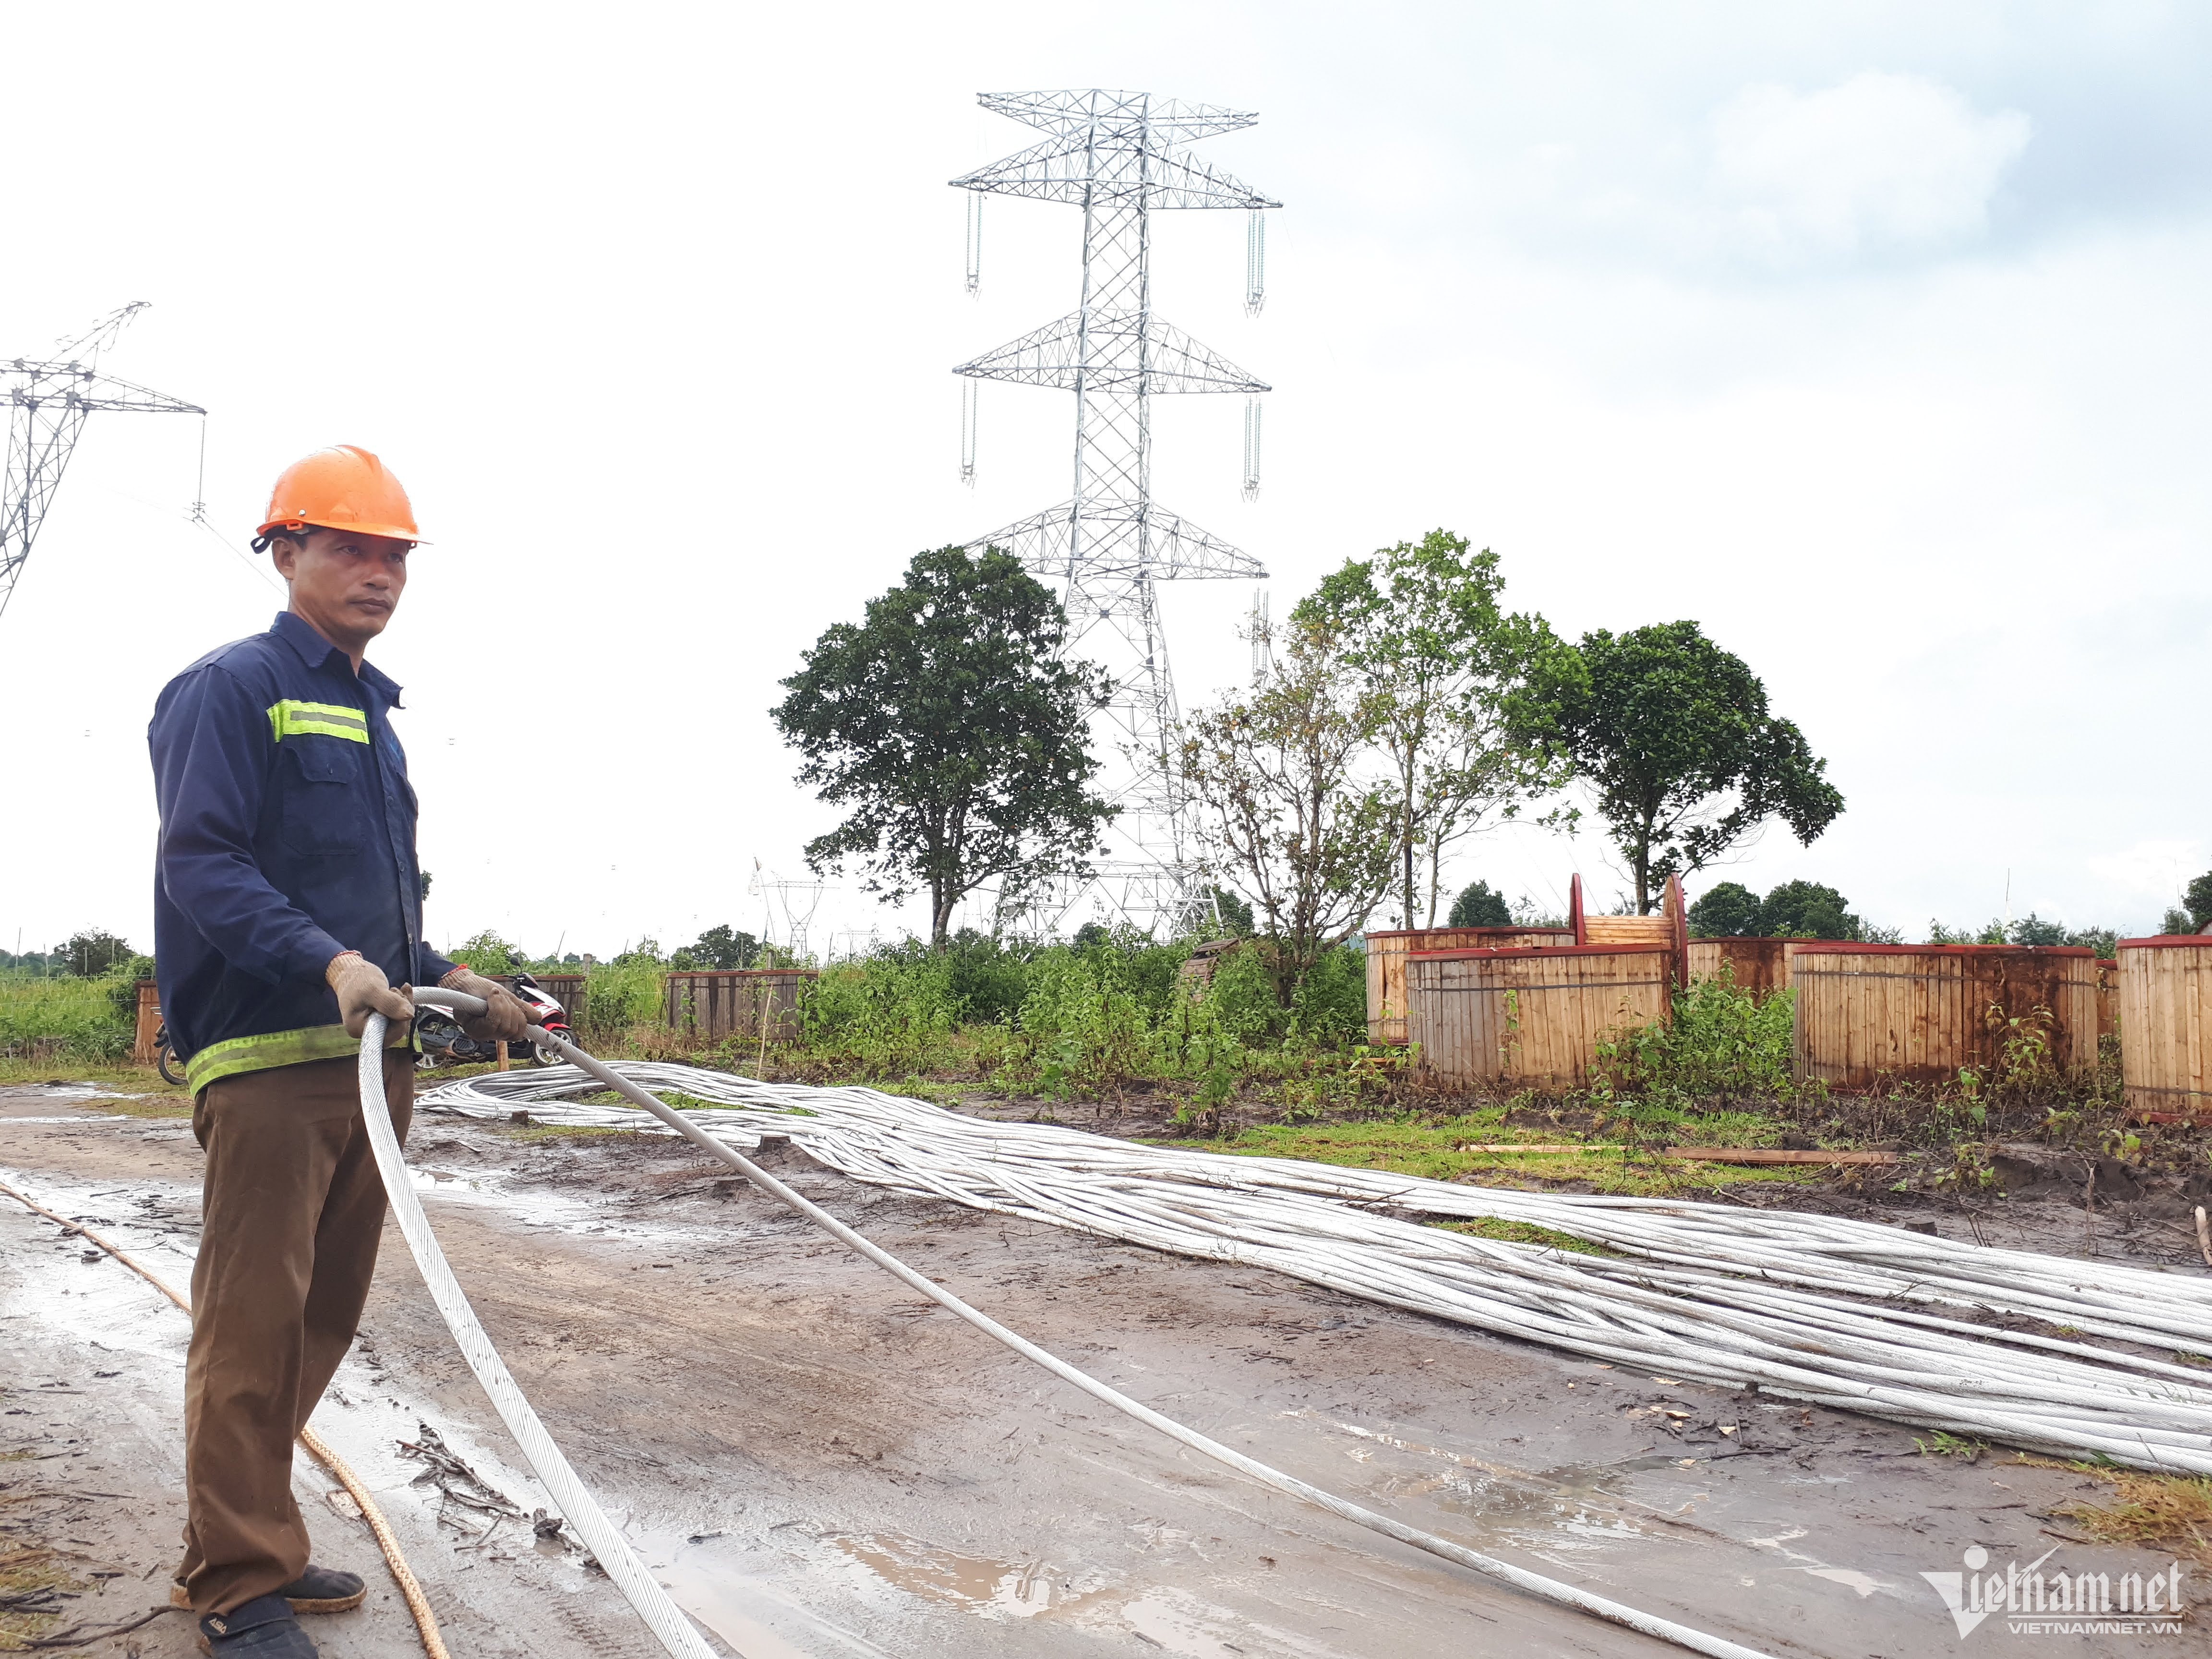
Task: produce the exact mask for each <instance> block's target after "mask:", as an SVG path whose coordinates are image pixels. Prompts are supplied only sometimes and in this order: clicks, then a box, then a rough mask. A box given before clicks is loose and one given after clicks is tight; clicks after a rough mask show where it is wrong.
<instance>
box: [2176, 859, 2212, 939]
mask: <svg viewBox="0 0 2212 1659" xmlns="http://www.w3.org/2000/svg"><path fill="white" fill-rule="evenodd" d="M2181 902H2182V905H2183V907H2184V908H2185V909H2187V910H2188V912H2189V921H2190V924H2191V926H2190V931H2191V933H2201V932H2203V929H2204V928H2206V927H2212V870H2208V871H2206V872H2204V873H2203V875H2201V876H2199V877H2197V879H2196V880H2194V881H2192V882H2191V883H2190V884H2189V885H2188V886H2186V887H2185V888H2183V889H2182V890H2181Z"/></svg>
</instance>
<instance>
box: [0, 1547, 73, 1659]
mask: <svg viewBox="0 0 2212 1659" xmlns="http://www.w3.org/2000/svg"><path fill="white" fill-rule="evenodd" d="M89 1588H90V1586H89V1585H88V1583H86V1582H84V1581H83V1580H81V1579H78V1578H74V1577H70V1574H69V1572H68V1571H67V1570H66V1569H64V1567H63V1566H62V1565H61V1564H60V1562H59V1561H58V1559H56V1558H55V1555H54V1553H53V1552H52V1550H48V1549H39V1548H35V1547H34V1548H30V1549H16V1550H5V1551H0V1600H5V1601H14V1600H15V1599H16V1598H18V1597H21V1596H27V1595H32V1594H33V1593H34V1592H36V1591H39V1590H43V1589H55V1590H79V1591H81V1590H84V1589H89ZM67 1611H68V1609H67V1608H66V1607H55V1608H53V1609H52V1611H51V1612H36V1611H28V1612H15V1611H8V1612H0V1652H15V1653H20V1652H22V1651H23V1650H24V1649H25V1647H26V1644H28V1643H29V1642H30V1641H31V1640H33V1638H36V1637H38V1636H39V1635H40V1633H42V1632H45V1631H46V1630H48V1629H50V1628H51V1627H52V1626H53V1624H54V1622H55V1621H56V1620H58V1619H60V1618H61V1617H62V1615H63V1614H64V1613H65V1612H67Z"/></svg>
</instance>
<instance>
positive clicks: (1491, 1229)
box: [1428, 1215, 1620, 1255]
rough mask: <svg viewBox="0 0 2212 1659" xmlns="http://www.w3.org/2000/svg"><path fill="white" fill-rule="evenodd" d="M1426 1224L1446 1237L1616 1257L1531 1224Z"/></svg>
mask: <svg viewBox="0 0 2212 1659" xmlns="http://www.w3.org/2000/svg"><path fill="white" fill-rule="evenodd" d="M1428 1225H1430V1226H1431V1227H1438V1228H1442V1229H1443V1231H1445V1232H1448V1233H1468V1234H1472V1235H1473V1236H1474V1237H1476V1238H1494V1239H1497V1240H1498V1241H1500V1242H1501V1243H1506V1244H1538V1245H1541V1246H1543V1247H1544V1248H1545V1249H1551V1250H1572V1251H1574V1252H1575V1254H1577V1255H1620V1251H1619V1250H1610V1249H1607V1248H1606V1247H1605V1246H1604V1245H1602V1244H1593V1243H1591V1242H1590V1241H1589V1239H1587V1238H1577V1237H1575V1236H1574V1235H1573V1234H1572V1233H1563V1232H1559V1231H1556V1230H1555V1229H1553V1228H1550V1227H1539V1226H1538V1225H1536V1224H1535V1223H1534V1222H1533V1221H1509V1220H1506V1219H1505V1218H1503V1217H1501V1216H1494V1215H1485V1216H1477V1217H1475V1218H1474V1219H1473V1220H1471V1221H1431V1222H1430V1223H1429V1224H1428Z"/></svg>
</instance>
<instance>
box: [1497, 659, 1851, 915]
mask: <svg viewBox="0 0 2212 1659" xmlns="http://www.w3.org/2000/svg"><path fill="white" fill-rule="evenodd" d="M1510 707H1511V708H1512V711H1513V715H1514V719H1515V723H1516V727H1517V729H1519V730H1520V731H1521V732H1524V733H1525V734H1527V735H1528V736H1529V737H1531V738H1537V739H1541V741H1544V742H1546V743H1547V744H1550V745H1551V746H1552V747H1553V750H1555V751H1556V752H1557V753H1559V755H1561V756H1562V757H1565V758H1567V759H1568V760H1571V762H1572V763H1573V766H1574V769H1575V771H1576V773H1577V775H1578V776H1579V777H1580V778H1581V779H1582V781H1583V783H1584V785H1585V786H1586V787H1588V788H1589V791H1590V793H1591V794H1592V796H1593V797H1594V798H1595V804H1596V806H1597V809H1598V811H1599V812H1600V814H1601V816H1602V817H1604V819H1605V821H1606V825H1607V829H1608V831H1609V832H1610V833H1611V835H1612V837H1613V844H1614V845H1615V846H1616V847H1618V848H1620V852H1621V854H1622V856H1623V857H1624V858H1625V859H1626V860H1627V862H1628V866H1629V869H1630V871H1631V872H1632V874H1633V876H1634V878H1635V881H1636V904H1637V908H1638V911H1640V912H1644V913H1647V914H1648V913H1649V912H1650V908H1651V907H1652V905H1653V903H1654V902H1656V896H1657V893H1658V890H1659V888H1660V887H1661V886H1662V884H1664V882H1665V880H1666V878H1667V877H1668V876H1669V875H1674V874H1683V875H1686V874H1688V873H1689V872H1692V871H1694V870H1699V869H1702V868H1704V867H1705V866H1706V865H1709V864H1711V863H1713V862H1714V861H1715V860H1717V859H1719V858H1721V857H1722V856H1723V854H1726V853H1727V852H1728V851H1729V848H1733V847H1735V846H1736V845H1737V844H1738V843H1739V842H1742V841H1744V840H1746V839H1747V837H1749V836H1751V835H1752V834H1753V832H1754V831H1755V830H1756V829H1758V828H1759V825H1760V824H1762V823H1765V821H1766V820H1767V819H1768V818H1771V817H1779V818H1781V819H1782V820H1783V822H1784V823H1787V824H1788V825H1789V826H1790V830H1791V832H1792V833H1793V834H1795V835H1796V837H1797V839H1798V841H1799V842H1800V843H1801V844H1806V845H1809V844H1810V843H1811V842H1813V840H1814V838H1815V837H1816V836H1819V835H1820V832H1821V831H1822V830H1824V829H1826V828H1827V827H1828V825H1829V824H1830V823H1833V822H1834V820H1835V818H1836V817H1837V815H1838V813H1840V812H1841V811H1843V810H1844V798H1843V795H1842V794H1841V793H1840V792H1838V790H1837V788H1836V787H1835V786H1834V785H1833V784H1831V783H1830V782H1829V781H1827V779H1826V776H1825V775H1824V774H1825V773H1826V769H1827V763H1826V761H1823V760H1821V759H1820V758H1818V757H1816V756H1814V753H1813V751H1812V749H1811V747H1810V745H1808V744H1807V743H1806V741H1805V737H1804V734H1803V733H1802V732H1800V731H1799V730H1798V729H1797V727H1796V726H1795V725H1793V724H1792V723H1791V722H1790V721H1789V720H1784V719H1782V718H1781V717H1780V716H1778V715H1776V714H1771V713H1770V712H1769V711H1768V708H1767V703H1766V688H1765V685H1763V684H1761V683H1760V681H1759V677H1758V676H1757V675H1756V674H1754V673H1753V672H1752V671H1751V669H1750V667H1749V666H1748V665H1747V664H1746V663H1745V662H1744V660H1743V659H1741V657H1738V656H1736V655H1735V654H1734V653H1731V652H1728V651H1723V649H1722V648H1721V647H1719V646H1717V645H1716V644H1715V643H1713V641H1711V640H1709V639H1707V638H1706V637H1705V633H1704V631H1703V630H1702V629H1699V626H1698V624H1697V623H1693V622H1676V623H1656V624H1654V625H1652V626H1650V627H1649V628H1638V629H1632V631H1630V632H1628V633H1626V634H1622V635H1613V634H1611V633H1608V632H1607V631H1605V630H1603V629H1600V630H1599V631H1597V632H1595V633H1592V634H1585V635H1583V638H1582V641H1581V643H1580V644H1578V645H1572V646H1569V645H1559V646H1554V647H1552V648H1550V649H1548V650H1547V651H1545V652H1544V653H1541V656H1540V658H1539V659H1538V661H1537V663H1536V665H1535V666H1534V669H1533V670H1532V671H1531V673H1530V677H1529V686H1528V690H1527V691H1526V692H1525V693H1523V694H1521V695H1519V696H1516V697H1514V698H1513V699H1512V701H1511V704H1510Z"/></svg>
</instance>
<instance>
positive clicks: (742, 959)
mask: <svg viewBox="0 0 2212 1659" xmlns="http://www.w3.org/2000/svg"><path fill="white" fill-rule="evenodd" d="M685 950H686V951H689V952H690V957H691V960H692V961H693V962H695V963H697V964H698V965H699V966H700V967H702V968H721V969H730V968H750V967H751V966H752V965H753V959H754V958H755V957H757V956H759V955H760V941H759V940H758V939H755V938H754V937H753V936H752V935H751V934H750V933H736V932H733V931H732V929H731V927H730V925H729V923H727V922H724V923H723V924H722V925H721V926H720V927H709V928H708V930H707V931H706V932H705V933H702V934H700V935H699V937H698V938H697V939H696V940H694V941H693V942H692V943H691V944H690V945H688V946H686V947H685ZM677 954H678V955H679V956H681V955H683V954H684V951H678V953H677Z"/></svg>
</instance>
